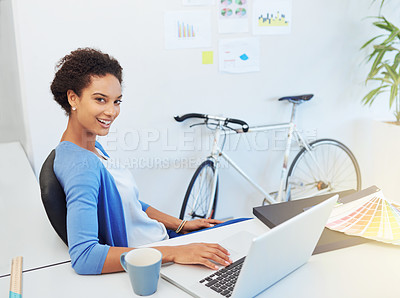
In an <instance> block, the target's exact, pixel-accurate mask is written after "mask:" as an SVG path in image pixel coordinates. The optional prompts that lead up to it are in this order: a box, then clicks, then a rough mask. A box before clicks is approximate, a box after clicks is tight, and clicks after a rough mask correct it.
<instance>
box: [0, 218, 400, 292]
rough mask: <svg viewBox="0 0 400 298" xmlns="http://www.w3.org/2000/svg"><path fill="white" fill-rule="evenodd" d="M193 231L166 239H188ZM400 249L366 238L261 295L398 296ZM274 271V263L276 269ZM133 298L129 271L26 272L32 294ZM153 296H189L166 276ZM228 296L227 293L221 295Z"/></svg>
mask: <svg viewBox="0 0 400 298" xmlns="http://www.w3.org/2000/svg"><path fill="white" fill-rule="evenodd" d="M238 225H242V226H246V227H247V228H248V229H250V231H252V232H254V231H256V232H257V231H258V232H259V231H260V230H259V229H263V227H262V226H261V225H262V224H261V223H260V222H259V221H258V220H251V221H248V222H244V223H238V224H236V225H232V226H228V227H224V228H220V229H215V230H211V231H212V232H211V231H209V232H207V233H199V234H198V235H196V239H198V240H199V241H200V240H202V239H203V240H205V239H213V240H215V239H219V238H221V235H223V237H225V236H228V235H229V234H230V233H233V232H235V230H237V228H238ZM191 238H195V237H194V234H193V235H188V236H185V237H181V238H175V239H171V240H167V241H165V242H164V243H163V244H164V245H165V244H181V243H186V242H188V241H189V240H192V239H191ZM399 256H400V248H399V247H397V246H392V245H385V244H380V243H376V242H373V243H366V244H362V245H358V246H353V247H348V248H344V249H340V250H336V251H332V252H328V253H323V254H319V255H315V256H312V257H311V259H310V260H309V262H308V263H307V264H305V265H304V266H302V267H300V268H299V269H298V270H296V271H295V272H293V273H292V274H290V275H289V276H287V277H286V278H284V279H283V280H281V281H280V282H278V283H277V284H275V285H273V286H272V287H271V288H269V289H267V290H266V291H264V292H263V293H261V294H260V295H259V297H268V298H269V297H271V298H272V297H273V298H276V297H304V298H306V297H307V298H312V297H316V298H320V297H324V298H325V297H328V298H330V297H332V298H333V297H335V298H336V297H340V298H346V297H351V298H354V297H363V298H364V297H365V298H368V297H371V298H375V297H385V298H386V297H389V298H390V297H398V296H399V294H398V291H397V288H396V286H397V284H398V281H399V280H400V257H399ZM271 270H273V268H272V269H271ZM8 287H9V278H8V277H6V278H1V279H0V293H7V291H8ZM55 293H57V294H56V295H57V297H60V298H61V297H77V298H79V297H98V298H100V297H115V296H117V297H131V296H135V295H134V294H133V291H132V289H131V285H130V282H129V279H128V275H127V274H126V273H117V274H107V275H99V276H80V275H77V274H76V273H75V272H74V271H73V270H72V268H71V265H70V264H64V265H59V266H53V267H49V268H45V269H40V270H36V271H32V272H28V273H24V275H23V294H24V295H26V296H27V297H41V298H46V297H54V295H55ZM153 297H187V294H185V293H184V292H182V291H181V290H180V289H178V288H176V287H174V286H173V285H171V284H169V283H168V282H167V281H165V280H163V279H160V282H159V288H158V291H157V292H156V293H155V294H154V295H153ZM221 297H222V296H221Z"/></svg>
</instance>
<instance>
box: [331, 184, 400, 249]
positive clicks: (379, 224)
mask: <svg viewBox="0 0 400 298" xmlns="http://www.w3.org/2000/svg"><path fill="white" fill-rule="evenodd" d="M326 227H327V228H329V229H331V230H334V231H338V232H344V233H345V234H347V235H352V236H361V237H364V238H368V239H372V240H377V241H381V242H386V243H392V244H396V245H400V205H399V204H398V203H394V202H389V201H388V200H387V199H386V198H385V196H384V195H383V192H382V190H380V191H378V192H376V193H373V194H371V195H369V196H366V197H364V198H361V199H358V200H356V201H353V202H349V203H347V204H343V205H340V206H337V207H335V208H334V210H333V211H332V213H331V215H330V218H329V220H328V223H327V225H326Z"/></svg>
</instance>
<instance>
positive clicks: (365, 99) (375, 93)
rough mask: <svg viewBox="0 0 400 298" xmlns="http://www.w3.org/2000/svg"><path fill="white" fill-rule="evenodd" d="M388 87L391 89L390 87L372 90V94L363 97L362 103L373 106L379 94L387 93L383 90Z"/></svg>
mask: <svg viewBox="0 0 400 298" xmlns="http://www.w3.org/2000/svg"><path fill="white" fill-rule="evenodd" d="M387 87H389V85H383V86H379V87H378V88H375V89H373V90H371V91H370V92H368V94H367V95H365V96H364V97H363V99H362V100H361V102H362V103H363V104H364V105H367V104H369V105H371V104H372V103H373V102H374V100H375V98H376V97H377V96H378V95H379V94H381V93H383V92H385V90H382V89H384V88H387Z"/></svg>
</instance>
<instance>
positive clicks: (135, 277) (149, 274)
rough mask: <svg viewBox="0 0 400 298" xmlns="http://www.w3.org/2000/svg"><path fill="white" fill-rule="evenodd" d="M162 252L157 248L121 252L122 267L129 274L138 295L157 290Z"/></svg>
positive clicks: (148, 293)
mask: <svg viewBox="0 0 400 298" xmlns="http://www.w3.org/2000/svg"><path fill="white" fill-rule="evenodd" d="M161 260H162V254H161V252H160V251H159V250H157V249H155V248H150V247H145V248H136V249H133V250H131V251H130V252H124V253H123V254H121V257H120V261H121V265H122V267H123V268H124V269H125V271H126V272H128V274H129V278H130V280H131V284H132V288H133V291H134V292H135V294H136V295H141V296H147V295H151V294H153V293H155V291H157V285H158V280H159V277H160V269H161Z"/></svg>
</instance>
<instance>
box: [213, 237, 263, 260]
mask: <svg viewBox="0 0 400 298" xmlns="http://www.w3.org/2000/svg"><path fill="white" fill-rule="evenodd" d="M255 237H256V235H254V234H252V233H250V232H247V231H240V232H237V233H235V234H233V235H232V236H229V237H227V238H225V239H223V240H222V241H221V242H220V245H221V246H222V247H224V248H225V249H227V250H228V251H229V253H230V254H231V255H230V257H231V259H232V260H234V261H236V260H237V259H240V258H241V257H243V256H245V255H247V252H248V251H249V249H250V245H251V242H252V241H253V239H254V238H255Z"/></svg>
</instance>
